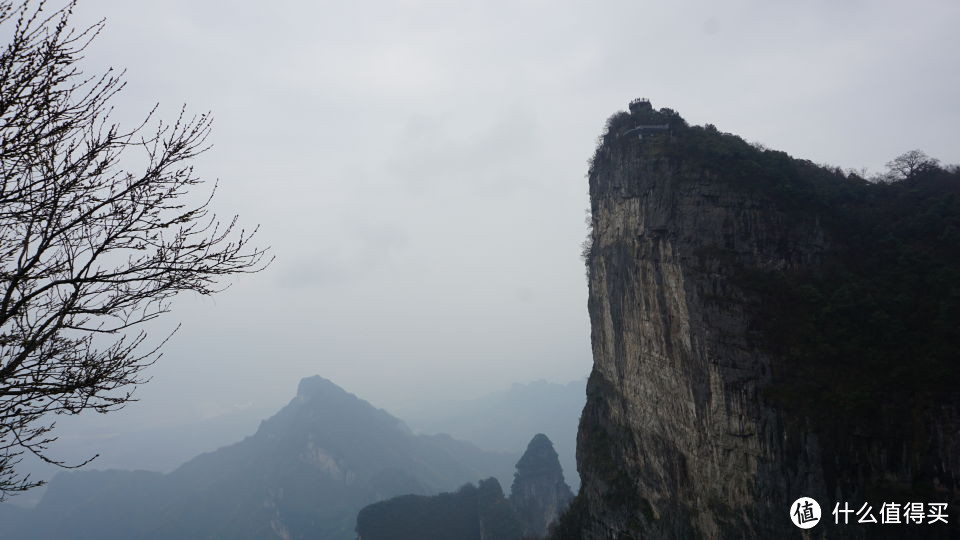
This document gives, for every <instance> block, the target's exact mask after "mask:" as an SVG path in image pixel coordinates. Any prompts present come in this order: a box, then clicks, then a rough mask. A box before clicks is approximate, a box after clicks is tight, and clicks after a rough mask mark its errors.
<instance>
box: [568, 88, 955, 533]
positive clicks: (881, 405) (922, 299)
mask: <svg viewBox="0 0 960 540" xmlns="http://www.w3.org/2000/svg"><path fill="white" fill-rule="evenodd" d="M641 125H669V126H670V129H669V131H663V132H660V133H652V132H649V133H648V132H645V131H644V130H642V129H641V130H637V129H636V128H637V126H641ZM638 134H639V135H640V136H639V137H638V136H637V135H638ZM957 177H958V175H957V173H956V171H953V172H948V171H944V170H942V169H936V170H931V171H927V173H925V174H924V175H923V177H919V176H918V177H917V178H910V179H908V180H906V181H904V182H901V183H900V185H889V186H878V185H871V184H869V183H867V182H865V181H864V180H863V179H860V178H857V177H855V176H854V175H844V174H843V173H841V172H840V171H839V170H832V169H827V168H822V167H818V166H816V165H814V164H812V163H810V162H806V161H802V160H795V159H792V158H790V157H789V156H788V155H786V154H785V153H783V152H774V151H769V150H763V149H760V148H756V147H753V146H751V145H749V144H747V143H745V142H744V141H742V140H741V139H739V138H738V137H735V136H732V135H729V134H724V133H721V132H719V131H718V130H717V129H716V128H714V127H713V126H706V127H695V126H694V127H691V126H688V125H687V124H686V122H685V121H684V120H683V119H682V118H681V117H680V116H679V115H678V114H676V113H675V112H673V111H671V110H669V109H661V110H659V111H656V110H654V109H653V108H652V107H648V106H641V107H635V108H633V110H632V112H631V113H629V114H628V113H618V114H616V115H614V116H613V117H612V118H611V119H610V121H609V122H608V125H607V131H606V133H605V134H604V135H603V137H602V139H601V142H600V145H599V147H598V149H597V152H596V155H595V157H594V159H593V162H592V164H591V168H590V173H589V182H590V199H591V210H592V232H591V237H590V238H589V240H588V244H587V246H586V249H585V257H586V261H587V268H588V280H589V301H588V309H589V312H590V320H591V324H592V334H591V339H592V346H593V355H594V367H593V371H592V374H591V376H590V379H589V382H588V386H587V404H586V407H585V409H584V412H583V415H582V418H581V424H580V431H579V435H578V468H579V471H580V474H581V477H582V487H581V489H580V494H579V495H578V497H577V499H576V501H575V502H574V504H573V505H572V508H571V510H570V512H568V513H567V514H566V515H565V516H564V519H563V522H562V525H561V527H560V528H559V529H558V530H557V531H556V536H557V537H559V538H584V539H594V538H595V539H600V538H603V539H610V538H616V539H628V538H743V537H752V538H767V537H771V538H772V537H777V536H788V537H797V538H799V537H800V532H801V531H800V529H797V528H795V527H794V525H793V524H792V523H791V521H790V519H789V510H790V506H791V503H792V502H793V501H794V500H795V499H797V498H799V497H801V496H808V497H813V498H815V499H817V500H818V501H819V503H820V506H821V508H822V509H823V518H822V520H821V522H820V524H819V525H817V526H816V527H815V528H813V529H810V530H809V531H806V534H808V535H809V536H808V537H821V536H829V537H831V538H835V537H851V538H862V537H866V536H868V535H869V536H870V537H876V536H878V535H883V534H887V535H890V536H891V537H902V536H910V535H921V536H925V537H927V536H929V535H931V534H933V535H941V536H943V537H947V536H949V535H950V534H957V530H956V527H957V525H956V523H957V521H960V520H958V516H957V506H956V502H957V499H958V491H957V474H958V471H960V462H958V460H960V435H958V434H960V409H958V406H957V403H958V400H957V390H956V389H955V383H956V381H957V380H960V379H958V377H957V376H958V371H957V366H956V362H955V360H956V350H957V348H956V345H957V336H956V334H957V332H956V331H955V329H956V328H957V324H956V323H957V322H960V317H958V313H960V311H958V309H957V306H958V305H960V302H958V297H960V296H958V291H957V287H956V285H955V283H956V282H955V281H954V282H953V285H950V283H951V280H953V279H955V278H956V277H957V273H956V266H954V264H955V263H956V262H957V261H958V260H960V259H958V251H957V246H960V242H958V234H957V231H958V230H960V226H958V224H960V203H958V201H960V190H958V189H957V187H958V186H960V181H958V178H957ZM917 216H924V217H923V218H920V217H917ZM911 351H912V352H911ZM923 372H927V375H923V374H922V373H923ZM934 374H935V375H934ZM944 381H946V382H944ZM884 500H886V501H889V502H896V503H901V504H902V503H905V502H908V501H927V502H948V503H951V506H950V510H949V513H950V514H951V517H950V521H951V525H950V526H949V527H950V530H947V529H946V528H944V527H942V526H939V525H922V526H921V525H904V526H895V525H889V526H887V525H884V526H873V529H870V527H871V526H868V525H854V524H851V525H846V526H844V525H834V524H833V516H832V515H831V511H832V509H833V508H834V504H835V503H838V502H839V503H843V502H844V501H846V502H848V503H849V505H850V506H851V507H853V508H854V509H858V508H860V506H861V504H862V503H864V502H868V501H869V502H872V503H873V504H875V506H873V513H874V515H877V512H878V511H879V508H880V503H881V501H884ZM841 521H842V520H841ZM854 521H856V520H855V519H854Z"/></svg>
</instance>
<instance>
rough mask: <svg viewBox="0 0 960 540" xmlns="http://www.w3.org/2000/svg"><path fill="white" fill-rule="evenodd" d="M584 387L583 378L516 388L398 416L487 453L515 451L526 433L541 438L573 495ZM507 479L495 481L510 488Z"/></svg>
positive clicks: (418, 427) (527, 437)
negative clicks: (547, 443) (553, 454)
mask: <svg viewBox="0 0 960 540" xmlns="http://www.w3.org/2000/svg"><path fill="white" fill-rule="evenodd" d="M586 385H587V381H586V379H585V378H584V379H580V380H576V381H571V382H568V383H565V384H559V383H553V382H548V381H544V380H539V381H532V382H529V383H515V384H513V385H512V386H511V387H510V388H508V389H506V390H503V391H499V392H493V393H490V394H487V395H485V396H482V397H480V398H477V399H471V400H458V401H448V402H445V403H442V404H441V405H440V406H438V405H433V406H431V407H421V408H410V409H407V410H401V415H400V416H401V417H403V418H404V419H405V420H406V421H407V422H409V424H410V426H411V427H412V428H414V430H416V431H418V432H425V433H449V434H450V435H452V436H453V437H456V438H457V439H461V440H464V441H470V442H472V443H474V444H476V445H477V446H479V447H480V448H483V449H485V450H492V451H516V450H517V449H520V448H524V447H525V446H526V445H527V442H529V440H530V437H531V434H533V433H543V434H545V435H546V436H547V437H549V438H550V440H551V441H553V443H554V446H555V448H556V451H557V454H558V455H559V459H560V464H561V466H563V472H564V474H565V476H566V479H567V482H569V483H570V485H571V486H572V487H573V489H574V491H576V490H577V489H578V487H579V485H580V477H579V475H578V474H577V460H576V445H577V426H578V424H579V421H580V413H581V412H582V411H583V407H584V405H585V404H586V400H587V396H586ZM510 478H512V476H510V477H507V478H503V477H501V478H500V481H501V483H502V484H503V485H509V479H510Z"/></svg>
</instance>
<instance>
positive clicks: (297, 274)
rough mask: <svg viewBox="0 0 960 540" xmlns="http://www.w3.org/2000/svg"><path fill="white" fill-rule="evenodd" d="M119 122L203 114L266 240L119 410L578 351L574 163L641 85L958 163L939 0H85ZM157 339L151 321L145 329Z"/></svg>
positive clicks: (951, 78) (367, 386) (424, 383)
mask: <svg viewBox="0 0 960 540" xmlns="http://www.w3.org/2000/svg"><path fill="white" fill-rule="evenodd" d="M100 17H106V18H107V26H106V29H105V30H104V32H103V34H102V35H101V36H100V38H99V39H98V40H97V41H96V42H95V43H94V45H93V46H92V48H91V49H90V50H89V54H88V57H87V59H86V61H85V62H86V63H85V65H86V67H87V68H88V70H89V71H91V72H95V71H98V70H101V69H103V68H104V67H106V66H116V67H123V68H126V69H127V75H126V79H127V81H128V83H129V84H128V87H127V88H126V90H125V91H124V93H123V94H122V96H120V97H119V98H118V99H117V101H116V104H117V106H118V113H117V118H118V119H121V120H124V121H127V122H132V121H133V120H134V119H137V118H139V117H140V116H141V115H142V114H143V113H144V112H146V111H147V110H148V109H149V108H150V107H151V106H152V105H153V104H154V103H155V102H159V103H160V104H161V109H160V110H161V115H162V116H165V117H167V118H169V117H171V116H173V115H174V114H175V112H176V110H177V108H178V107H179V106H180V105H181V104H183V103H186V104H187V105H188V107H189V109H190V110H191V111H194V112H198V113H200V112H205V111H208V110H209V111H212V112H213V113H214V116H215V118H216V123H215V126H214V133H213V136H212V142H213V143H214V145H215V146H214V148H213V149H212V150H211V151H210V152H209V153H207V154H206V155H204V156H202V157H201V158H200V159H199V160H198V161H197V167H198V173H199V174H200V175H202V176H203V177H205V178H209V179H211V181H212V180H214V179H217V178H219V180H220V188H219V191H218V193H217V197H216V202H215V207H216V209H217V210H218V212H220V213H222V214H224V215H230V214H233V213H236V214H239V215H240V219H241V222H242V223H243V224H244V225H247V226H249V225H253V224H257V223H259V224H260V225H261V233H260V243H261V244H263V245H270V246H272V248H273V253H274V254H275V255H276V257H277V259H276V262H275V263H274V264H273V266H272V267H270V268H269V269H268V270H267V271H265V272H263V273H261V274H259V275H254V276H246V277H244V278H241V279H238V280H236V284H235V285H234V286H233V287H232V288H231V289H229V290H227V291H226V292H224V293H222V294H221V295H219V296H217V297H215V298H213V299H197V298H184V299H181V300H180V301H178V303H177V305H176V310H175V312H174V313H172V314H171V315H170V316H169V317H168V319H167V321H166V323H165V324H167V327H169V326H170V325H173V324H175V323H178V322H180V323H183V327H182V329H181V331H180V332H179V333H178V334H177V335H176V337H175V338H174V340H173V341H172V342H171V343H170V344H169V346H168V347H167V348H166V355H165V357H164V358H163V359H162V361H161V362H160V363H158V364H157V365H156V366H155V367H154V368H152V370H151V371H150V374H151V375H152V376H153V378H154V380H153V382H151V383H150V384H149V385H148V386H146V387H144V388H143V389H142V391H141V392H140V397H141V398H142V400H143V401H142V402H141V403H139V404H137V405H135V406H134V407H132V410H131V411H129V412H128V413H127V414H128V416H129V415H130V414H142V415H151V414H160V411H162V414H165V415H170V416H171V417H180V416H182V417H189V416H211V415H215V414H218V413H220V412H222V411H224V410H227V409H229V408H230V407H233V406H239V405H243V404H248V403H254V404H258V405H272V404H280V403H282V402H285V401H286V400H288V399H289V398H290V397H291V396H292V395H293V392H294V391H295V387H296V382H297V381H298V380H299V379H300V378H301V377H303V376H308V375H313V374H319V375H323V376H325V377H328V378H330V379H332V380H333V381H335V382H336V383H338V384H340V385H341V386H343V387H345V388H346V389H348V390H349V391H352V392H354V393H357V394H359V395H360V396H361V397H364V398H366V399H368V400H370V401H372V402H374V403H375V404H377V405H379V406H384V407H387V408H388V409H390V408H391V407H401V406H402V405H403V404H405V403H408V402H410V401H413V400H429V399H440V398H449V397H457V396H462V397H472V396H476V395H480V394H482V393H484V392H487V391H490V390H496V389H500V388H502V387H505V386H508V385H509V384H510V383H512V382H515V381H528V380H532V379H540V378H544V379H547V380H552V381H558V382H566V381H569V380H574V379H578V378H582V377H584V376H585V375H586V374H587V373H588V372H589V369H590V363H591V358H590V345H589V321H588V318H587V312H586V298H587V292H586V281H585V277H584V269H583V264H582V262H581V260H580V258H579V251H580V243H581V241H582V240H583V238H584V236H585V234H586V226H585V224H584V217H585V209H586V208H587V207H588V204H589V203H588V199H587V183H586V180H585V178H584V175H585V172H586V168H587V160H588V158H589V157H590V155H591V153H592V151H593V148H594V145H595V141H596V138H597V136H598V135H600V132H601V129H602V127H603V124H604V121H605V120H606V118H607V117H608V116H610V115H611V114H612V113H613V112H615V111H617V110H619V109H625V108H626V104H627V102H628V101H629V100H630V99H632V98H635V97H639V96H645V97H648V98H650V99H651V100H652V102H653V104H654V106H656V107H671V108H673V109H675V110H677V111H679V112H680V113H681V114H682V115H683V116H684V117H685V118H686V119H687V120H688V121H689V122H691V123H694V124H703V123H713V124H715V125H717V126H718V127H719V128H720V129H721V130H723V131H730V132H733V133H737V134H739V135H741V136H742V137H744V138H745V139H747V140H749V141H758V142H762V143H764V144H766V145H767V146H770V147H772V148H777V149H782V150H785V151H787V152H789V153H790V154H792V155H794V156H797V157H801V158H807V159H811V160H813V161H816V162H823V163H830V164H834V165H839V166H842V167H844V168H846V167H856V168H860V167H869V168H871V169H872V170H874V171H876V170H881V169H882V168H883V164H884V163H885V162H886V161H888V160H889V159H891V158H892V157H894V156H896V155H897V154H899V153H902V152H904V151H906V150H909V149H912V148H921V149H923V150H925V151H926V152H927V153H929V154H931V155H933V156H935V157H938V158H940V159H941V160H943V161H945V162H948V163H956V162H960V130H958V129H957V126H958V125H960V106H958V101H957V100H958V98H957V96H960V69H958V66H960V32H958V29H960V2H956V1H954V0H944V1H934V0H931V1H914V2H879V1H875V0H869V1H845V0H831V1H822V2H817V1H813V2H778V1H770V0H760V1H732V2H716V1H700V2H676V1H671V2H641V1H636V0H633V1H628V2H579V1H578V2H573V1H564V2H561V1H556V0H553V1H549V2H548V1H518V0H510V1H483V2H431V1H413V0H410V1H398V0H391V1H385V2H365V1H336V2H333V1H311V2H307V1H300V2H294V1H286V0H279V1H278V0H274V1H271V2H246V1H230V2H226V1H220V2H215V1H197V0H192V1H181V0H164V1H162V2H160V1H137V2H130V1H119V0H117V1H112V0H111V1H108V0H102V1H98V0H81V2H80V6H79V7H78V9H77V13H76V17H75V22H76V23H77V24H84V23H88V22H92V21H94V20H96V19H97V18H100ZM157 336H158V337H159V334H157Z"/></svg>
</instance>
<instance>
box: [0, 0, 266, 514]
mask: <svg viewBox="0 0 960 540" xmlns="http://www.w3.org/2000/svg"><path fill="white" fill-rule="evenodd" d="M33 4H35V5H33ZM44 8H45V5H44V2H31V1H29V0H27V1H26V2H23V3H22V4H19V5H14V4H13V3H12V2H9V1H0V27H2V28H4V29H5V30H6V31H7V33H8V34H11V35H12V37H11V38H10V43H9V44H8V45H7V46H6V48H5V49H4V50H3V51H2V53H0V500H2V499H3V498H5V497H6V496H8V495H10V494H12V493H15V492H18V491H23V490H25V489H29V488H30V487H33V486H36V485H38V484H39V483H38V482H35V481H33V480H32V479H30V478H29V477H28V476H27V477H25V476H20V475H18V474H17V472H16V465H17V463H19V461H20V460H21V458H22V456H23V455H25V454H26V453H30V454H33V455H36V456H38V457H40V458H41V459H43V460H45V461H47V462H49V463H54V464H57V465H61V466H71V465H68V464H65V463H62V462H60V461H57V460H55V459H52V458H50V457H49V456H48V455H47V453H46V452H47V450H48V448H49V445H50V443H51V442H53V441H54V440H56V436H55V435H54V424H53V422H52V421H51V420H50V418H51V415H55V414H77V413H79V412H81V411H84V410H90V409H92V410H96V411H99V412H108V411H111V410H115V409H118V408H120V407H122V406H123V405H124V404H125V403H127V402H129V401H130V400H131V399H132V392H133V389H134V388H135V387H136V386H137V385H139V384H142V383H144V382H145V380H144V379H143V377H142V376H141V374H142V372H143V370H144V368H146V367H147V366H149V365H150V364H152V363H153V362H155V361H156V360H157V358H158V357H159V350H160V346H162V345H163V343H165V342H166V339H164V340H163V342H162V343H161V344H160V346H156V347H152V348H147V347H145V341H146V338H147V336H146V334H145V333H144V332H142V331H140V332H135V333H130V332H131V331H133V330H134V327H137V326H138V325H141V324H142V323H144V322H147V321H150V320H153V319H155V318H157V317H158V316H160V315H162V314H164V313H167V312H168V311H169V309H170V301H171V300H172V299H173V297H174V296H176V295H177V294H179V293H181V292H184V291H194V292H197V293H200V294H205V295H207V294H213V293H215V292H217V291H218V290H220V289H222V287H223V285H222V284H221V281H222V279H223V278H225V277H227V276H231V275H235V274H242V273H250V272H257V271H259V270H262V269H263V268H264V267H265V266H266V265H267V264H269V262H270V260H267V259H266V258H265V250H263V249H259V248H256V247H253V246H252V245H251V242H252V239H253V236H254V235H255V234H256V232H257V229H256V228H254V229H253V230H252V231H246V230H243V229H238V227H237V218H236V216H234V217H232V218H231V219H229V220H227V221H226V222H222V221H219V220H218V219H217V217H216V216H215V215H212V214H211V213H210V212H209V205H210V201H211V198H212V196H213V192H215V191H216V186H214V189H213V190H212V192H211V195H210V197H211V198H207V199H206V200H205V201H204V202H202V203H200V204H199V205H193V206H191V205H188V204H187V203H186V202H185V200H184V198H185V196H186V195H187V194H188V193H189V192H190V191H191V190H193V189H195V187H196V186H198V185H199V184H201V183H202V180H201V179H199V178H198V177H197V176H196V175H195V174H194V171H193V167H192V166H191V162H192V160H193V158H195V157H196V156H198V155H199V154H201V153H202V152H204V151H206V150H207V149H208V148H209V146H208V144H207V138H208V136H209V134H210V127H211V123H212V119H211V117H210V115H209V114H203V115H199V116H188V115H187V114H186V111H185V109H184V110H181V112H180V114H179V116H178V117H177V118H176V120H175V121H174V122H173V123H165V122H162V121H160V122H157V123H156V127H155V128H153V129H150V128H148V126H150V125H151V124H152V123H153V117H154V116H155V110H156V108H154V110H153V111H151V112H150V113H149V114H148V115H147V117H146V118H145V119H144V121H143V122H142V123H141V124H139V125H137V126H135V127H134V128H133V129H132V130H128V131H125V130H123V129H121V128H120V126H118V125H117V124H115V123H113V122H112V121H111V120H110V113H111V107H110V105H109V102H110V99H111V98H113V97H114V96H115V95H116V94H117V92H119V91H120V90H122V89H123V86H124V83H123V81H122V75H123V74H122V73H119V74H118V73H115V72H114V71H113V70H110V71H108V72H107V73H104V74H102V75H99V76H92V77H90V76H85V75H84V74H83V73H82V71H81V69H80V67H79V61H80V60H81V59H82V55H83V53H84V50H85V49H86V47H87V46H88V45H89V44H90V43H91V41H92V40H93V39H94V38H96V36H97V35H98V34H99V33H100V31H101V30H102V29H103V21H101V22H99V23H97V24H94V25H93V26H91V27H89V28H86V29H83V30H76V29H74V28H72V27H71V26H70V25H69V18H70V15H71V12H72V10H73V8H74V3H73V2H71V3H69V4H68V5H67V6H66V7H64V8H62V9H58V10H54V11H52V12H50V13H49V14H47V12H46V11H45V9H44ZM131 154H140V155H141V156H142V157H143V164H142V167H141V168H140V169H136V170H131V169H129V168H128V167H125V166H123V165H126V164H128V163H130V162H131V161H130V156H131ZM121 158H123V162H122V163H123V165H121ZM168 338H169V336H168ZM91 459H92V458H91ZM79 465H83V463H81V464H75V465H73V466H79Z"/></svg>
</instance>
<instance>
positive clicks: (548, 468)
mask: <svg viewBox="0 0 960 540" xmlns="http://www.w3.org/2000/svg"><path fill="white" fill-rule="evenodd" d="M572 499H573V492H572V491H570V486H568V485H567V483H566V482H565V481H564V479H563V468H561V467H560V460H559V459H558V458H557V452H556V450H554V449H553V443H552V442H551V441H550V439H549V438H548V437H547V436H546V435H544V434H543V433H537V434H536V435H534V437H533V439H531V440H530V444H528V445H527V451H526V452H524V454H523V457H521V458H520V461H518V462H517V473H516V474H515V475H514V477H513V485H512V486H511V488H510V502H511V503H512V505H513V507H514V509H515V510H516V512H517V515H518V517H519V518H520V521H521V523H522V526H523V533H524V535H526V536H533V537H542V536H543V535H544V534H546V532H547V527H548V526H549V525H550V523H552V522H553V521H554V520H556V519H557V517H559V516H560V514H561V513H562V512H563V511H564V510H565V509H566V507H567V505H568V504H570V501H571V500H572Z"/></svg>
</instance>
